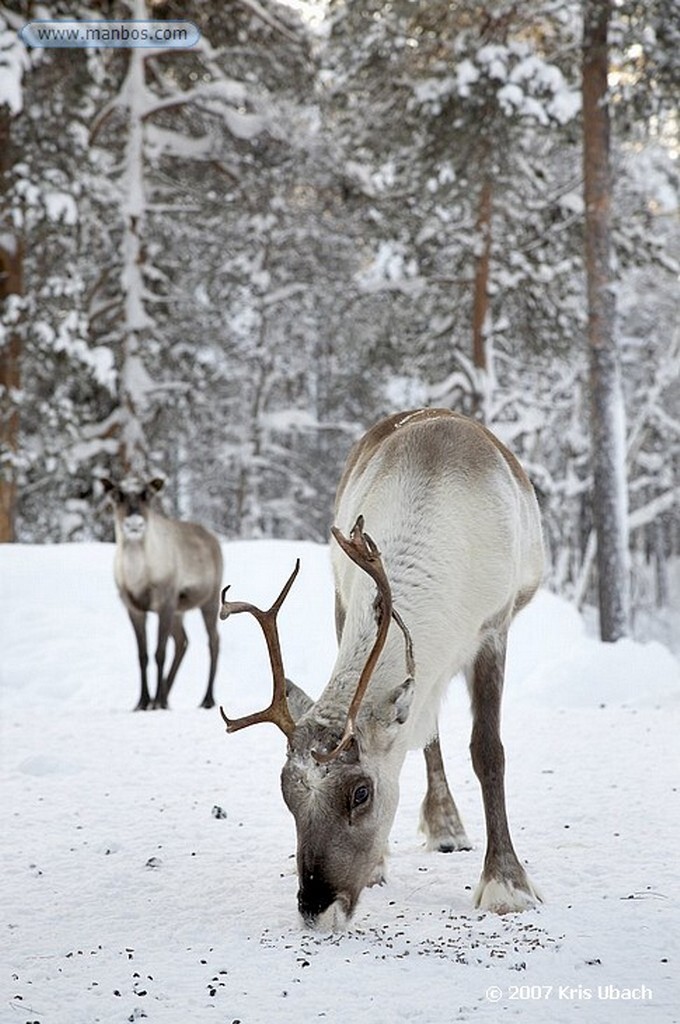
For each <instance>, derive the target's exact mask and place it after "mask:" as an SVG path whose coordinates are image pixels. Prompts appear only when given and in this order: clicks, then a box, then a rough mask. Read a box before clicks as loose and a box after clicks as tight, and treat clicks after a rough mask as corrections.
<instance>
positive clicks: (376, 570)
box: [312, 516, 411, 764]
mask: <svg viewBox="0 0 680 1024" xmlns="http://www.w3.org/2000/svg"><path fill="white" fill-rule="evenodd" d="M331 533H332V534H333V536H334V537H335V539H336V541H337V542H338V544H339V545H340V547H341V548H342V550H343V551H344V552H345V554H346V555H348V556H349V557H350V558H351V559H352V561H353V562H355V563H356V565H358V566H359V567H360V568H361V569H363V570H364V571H365V572H367V573H368V575H369V576H370V577H371V579H373V580H374V581H375V583H376V586H377V588H378V594H377V597H376V618H377V621H378V635H377V636H376V638H375V643H374V644H373V647H372V648H371V650H370V652H369V655H368V658H367V659H366V664H365V665H364V667H363V670H362V672H361V675H360V676H359V682H358V683H357V688H356V690H355V692H354V697H353V698H352V702H351V704H350V706H349V711H348V712H347V723H346V725H345V731H344V732H343V734H342V738H341V740H340V742H339V743H338V745H337V746H336V747H335V749H334V750H331V751H330V752H329V753H327V754H323V753H320V752H319V751H316V750H314V751H312V753H313V755H314V759H315V760H316V761H318V762H319V764H326V763H327V762H329V761H333V760H335V758H337V757H338V756H339V755H340V754H341V753H342V751H343V750H346V749H347V748H348V747H349V745H350V744H351V742H352V740H353V738H354V735H355V724H356V717H357V714H358V711H359V708H360V707H361V702H362V701H363V699H364V695H365V693H366V690H367V688H368V684H369V683H370V681H371V676H372V675H373V671H374V669H375V666H376V664H377V662H378V658H379V657H380V654H381V652H382V649H383V647H384V646H385V641H386V640H387V633H388V630H389V627H390V619H391V618H392V617H395V619H396V621H397V622H398V624H399V625H400V627H401V629H402V630H404V635H405V636H407V637H408V644H409V645H410V639H411V638H410V636H409V635H408V630H407V629H406V627H405V626H404V624H403V622H402V621H401V619H400V618H399V617H398V616H395V613H394V610H393V608H392V591H391V590H390V585H389V582H388V579H387V574H386V573H385V567H384V565H383V563H382V558H381V557H380V551H379V550H378V546H377V544H376V543H375V541H374V540H373V538H372V537H371V536H369V534H367V533H364V517H363V516H359V518H358V519H357V521H356V523H355V524H354V526H353V527H352V530H351V532H350V539H349V540H348V539H347V538H346V537H345V536H344V535H343V534H342V533H341V532H340V530H339V529H338V528H337V526H333V527H332V528H331Z"/></svg>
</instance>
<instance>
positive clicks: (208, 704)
mask: <svg viewBox="0 0 680 1024" xmlns="http://www.w3.org/2000/svg"><path fill="white" fill-rule="evenodd" d="M199 707H202V708H208V709H210V708H214V707H215V701H214V700H213V699H212V697H204V698H203V700H202V701H201V703H200V705H199Z"/></svg>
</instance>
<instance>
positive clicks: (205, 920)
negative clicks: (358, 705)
mask: <svg viewBox="0 0 680 1024" xmlns="http://www.w3.org/2000/svg"><path fill="white" fill-rule="evenodd" d="M298 555H299V556H300V557H301V559H302V570H301V573H300V576H299V578H298V580H297V582H296V584H295V586H294V588H293V590H292V591H291V594H290V596H289V598H288V601H287V603H286V605H285V606H284V608H283V610H282V612H281V616H280V618H281V623H280V626H281V634H282V645H283V650H284V658H285V663H286V669H287V672H288V674H289V675H290V676H291V677H292V678H294V679H296V680H297V681H298V682H299V683H300V684H301V685H302V686H304V687H305V688H307V689H308V690H309V692H311V693H312V694H313V695H317V694H318V693H319V692H320V689H321V688H322V686H323V684H324V682H325V680H326V679H327V677H328V673H329V671H330V669H331V666H332V662H333V648H334V639H333V625H332V622H333V596H332V584H331V576H330V570H329V565H328V552H327V549H326V548H325V547H324V546H321V545H314V544H310V543H306V544H305V543H299V542H292V541H290V542H276V541H258V542H255V541H252V542H237V543H230V544H225V545H224V557H225V582H230V583H231V584H232V591H231V593H232V595H233V597H234V599H236V600H238V599H244V600H250V601H254V602H256V603H261V604H266V603H268V602H269V601H271V599H272V598H273V597H274V596H275V595H276V593H278V590H279V588H280V586H281V583H282V581H283V580H284V579H285V577H286V576H287V575H288V573H289V572H290V570H291V568H292V566H293V564H294V561H295V558H296V557H298ZM112 563H113V547H112V546H111V545H108V544H99V545H97V544H79V545H61V546H43V547H40V546H30V545H21V546H20V545H3V546H2V547H1V548H0V621H2V623H3V645H2V654H3V657H2V663H1V664H0V687H1V691H0V692H1V694H2V762H1V767H2V806H3V811H4V814H3V838H2V847H1V851H2V883H3V894H2V905H3V921H2V932H1V934H2V943H3V952H2V956H3V960H4V962H5V964H6V966H7V968H8V970H7V972H6V973H5V974H4V975H3V980H2V983H1V985H2V989H1V990H0V1021H2V1022H3V1024H5V1022H7V1024H10V1022H14V1021H18V1022H21V1024H23V1022H25V1021H28V1020H30V1021H34V1020H38V1021H40V1022H41V1024H74V1022H78V1021H83V1022H84V1021H87V1022H88V1024H90V1022H92V1024H93V1022H102V1024H113V1022H116V1024H117V1022H120V1021H127V1020H133V1021H134V1020H138V1019H143V1018H145V1019H147V1020H149V1022H153V1024H180V1022H184V1021H191V1022H192V1024H204V1022H205V1024H209V1022H211V1021H220V1022H221V1021H226V1022H230V1021H235V1020H239V1021H242V1022H243V1024H269V1022H271V1021H276V1022H277V1024H279V1022H283V1024H286V1022H291V1024H292V1022H296V1024H298V1022H303V1021H304V1022H309V1021H314V1020H326V1021H337V1020H339V1019H341V1018H342V1019H346V1020H349V1021H353V1022H355V1021H358V1022H368V1021H370V1022H371V1024H387V1022H392V1021H406V1020H408V1021H414V1022H419V1021H420V1022H427V1024H434V1022H440V1021H481V1022H485V1021H487V1022H489V1024H491V1022H496V1021H498V1020H499V1019H513V1018H520V1019H523V1020H524V1019H526V1020H531V1021H536V1022H540V1024H542V1022H544V1021H546V1020H550V1021H557V1022H561V1021H565V1022H566V1021H572V1020H580V1019H583V1020H588V1021H589V1022H597V1024H599V1022H603V1024H604V1022H607V1024H608V1022H611V1024H614V1022H617V1024H618V1022H620V1021H624V1022H627V1021H636V1020H638V1019H640V1020H642V1019H644V1021H645V1022H646V1024H647V1022H648V1024H669V1022H673V1021H678V1020H679V1019H680V1017H679V1015H678V1009H677V1008H678V1006H679V1005H680V990H679V983H678V974H679V972H678V955H679V953H680V948H679V946H680V941H679V933H680V903H679V900H680V885H679V884H678V874H677V849H678V844H679V842H680V835H679V832H680V828H679V824H678V817H677V814H674V813H673V807H672V804H671V802H672V801H675V800H676V799H677V781H678V780H677V736H678V731H679V728H680V670H679V669H678V665H677V662H675V660H674V659H673V658H672V657H671V655H670V654H669V653H668V652H667V651H666V650H665V648H663V647H661V645H659V644H647V645H640V644H635V643H633V642H632V641H628V640H626V641H620V642H619V643H617V644H613V645H602V644H600V643H598V642H597V641H596V640H594V639H592V638H591V637H589V636H588V634H587V633H586V630H585V628H584V625H583V621H582V620H581V618H580V616H579V615H578V614H577V613H576V612H575V611H574V609H573V608H572V607H571V606H569V605H567V604H566V603H565V602H563V601H562V600H560V599H559V598H557V597H555V596H554V595H551V594H549V593H547V592H541V593H539V595H538V596H537V598H536V599H535V601H534V602H533V603H532V605H530V606H529V607H528V608H527V609H526V610H525V611H523V612H522V613H521V615H520V616H519V618H518V620H517V622H516V624H515V626H514V627H513V632H512V636H511V642H510V651H509V665H508V673H507V685H506V695H505V701H504V716H503V733H504V742H505V747H506V755H507V791H508V803H509V809H510V820H511V825H512V828H513V835H514V838H515V843H516V846H517V847H518V851H519V853H520V856H521V857H522V858H526V862H527V864H528V869H529V873H530V875H531V878H532V881H534V882H535V883H536V884H537V885H538V886H539V888H540V889H541V890H542V892H543V894H544V896H545V903H544V904H543V905H541V906H540V908H539V909H536V910H530V911H528V912H525V913H523V914H519V915H509V916H506V917H502V918H499V917H495V916H493V915H490V914H483V913H479V912H477V911H475V910H473V909H472V906H471V895H472V891H473V890H474V887H475V885H476V883H477V880H478V876H479V870H480V866H481V858H482V855H483V839H484V831H483V816H482V810H481V800H480V795H479V787H478V785H477V782H476V780H475V778H474V776H473V773H472V770H471V767H470V763H469V755H468V750H467V745H468V739H469V716H468V712H467V701H466V696H465V693H464V688H463V686H462V684H461V683H460V681H455V682H454V684H453V686H452V688H451V693H450V695H449V697H448V699H447V701H446V705H445V708H444V710H443V714H442V743H443V748H444V753H445V758H446V761H447V767H448V770H449V776H450V779H451V782H452V787H453V790H454V793H455V794H456V799H457V802H458V805H459V808H460V811H461V814H462V816H463V820H464V821H465V824H466V827H467V831H468V834H469V835H470V837H471V838H472V839H473V842H474V843H475V847H476V848H475V850H473V851H472V852H466V853H455V854H449V855H441V854H436V853H428V852H426V851H425V850H424V849H423V847H422V845H421V844H422V837H419V836H418V835H417V833H416V825H417V820H418V809H419V804H420V801H421V799H422V795H423V785H424V768H423V765H422V758H421V757H420V755H419V754H417V753H414V754H412V755H409V758H408V759H407V762H406V765H405V767H404V772H403V775H402V796H401V805H400V809H399V812H398V815H397V820H396V822H395V826H394V830H393V836H392V855H391V858H390V878H389V881H388V884H387V885H386V886H385V887H382V888H375V889H372V890H369V891H367V892H365V893H364V894H363V896H362V899H361V901H360V904H359V907H358V910H357V914H356V917H355V919H354V921H353V922H352V924H351V926H350V928H349V930H348V931H346V932H344V933H340V934H334V935H324V934H312V933H309V932H307V931H305V930H304V929H303V927H302V926H301V924H300V923H299V921H298V919H297V915H296V911H295V891H296V878H295V873H294V861H293V860H292V853H293V850H294V826H293V821H292V818H291V817H290V815H289V814H288V812H287V810H286V809H285V807H284V805H283V801H282V799H281V796H280V792H279V786H278V775H279V770H280V767H281V764H282V763H283V757H284V743H283V738H282V737H281V736H280V734H279V733H278V732H277V731H276V730H275V729H273V728H270V727H268V726H267V727H258V728H254V729H250V730H246V731H244V732H242V733H239V734H238V735H236V736H232V737H228V736H227V735H226V734H225V732H224V726H223V724H222V722H221V720H220V717H219V714H218V712H217V710H214V711H210V712H206V711H203V710H201V709H198V708H197V704H198V702H199V700H200V699H201V697H202V694H203V690H204V687H205V681H206V675H207V665H208V654H207V643H206V640H205V634H204V631H203V626H202V622H201V619H200V615H198V613H192V614H190V615H189V616H188V617H187V628H188V632H189V636H190V647H189V651H188V654H187V657H186V660H185V664H184V665H183V666H182V669H181V671H180V675H179V677H178V680H177V683H176V686H175V690H174V691H173V693H172V697H171V704H172V706H173V710H172V711H170V712H165V713H163V712H148V713H137V714H134V713H132V712H131V711H130V710H129V709H130V708H132V706H133V705H134V703H135V701H136V698H137V686H138V684H137V669H136V655H135V649H134V641H133V635H132V630H131V628H130V626H129V623H128V621H127V617H126V615H125V613H124V611H123V608H122V605H121V604H120V602H119V600H118V597H117V595H116V593H115V589H114V585H113V577H112ZM220 635H221V640H222V653H221V661H220V666H219V669H218V679H217V695H218V699H219V700H220V701H221V702H222V703H224V704H225V705H226V706H227V708H228V709H229V711H230V712H231V713H232V714H234V715H238V714H240V713H242V712H244V711H247V710H252V709H254V708H256V707H259V706H263V704H264V702H265V701H266V700H268V696H269V694H268V690H269V682H268V680H269V673H268V668H267V662H266V656H265V653H264V650H263V648H264V643H263V641H262V638H261V635H260V634H259V632H258V629H257V626H256V624H255V623H254V622H252V621H251V620H250V619H249V618H248V617H244V616H239V617H236V618H234V619H230V620H229V621H228V622H224V623H220ZM610 986H614V988H611V987H610ZM487 993H488V996H487ZM626 995H628V996H629V997H630V998H626V999H624V998H622V997H624V996H626Z"/></svg>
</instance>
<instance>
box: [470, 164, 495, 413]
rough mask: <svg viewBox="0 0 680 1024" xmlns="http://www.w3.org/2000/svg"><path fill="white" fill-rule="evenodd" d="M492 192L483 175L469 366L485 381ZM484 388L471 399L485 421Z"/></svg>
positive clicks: (478, 217)
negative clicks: (471, 364) (470, 361)
mask: <svg viewBox="0 0 680 1024" xmlns="http://www.w3.org/2000/svg"><path fill="white" fill-rule="evenodd" d="M492 199H493V190H492V185H491V178H490V176H488V175H485V177H484V180H483V181H482V187H481V191H480V193H479V209H478V212H477V223H476V225H475V234H476V244H477V246H478V249H477V254H476V256H475V278H474V291H473V297H472V362H473V365H474V366H475V368H476V369H477V370H478V371H479V375H480V377H481V378H484V377H485V376H486V374H487V373H488V370H489V363H488V359H487V351H486V329H487V326H488V317H489V273H490V270H491V216H492V213H493V206H492ZM486 391H487V388H486V387H484V388H483V389H482V390H480V389H478V390H477V393H476V394H475V396H474V413H475V415H480V414H481V417H482V419H483V420H486V418H487V417H486V412H487V410H486V408H485V405H486V399H487V397H488V396H487V394H486Z"/></svg>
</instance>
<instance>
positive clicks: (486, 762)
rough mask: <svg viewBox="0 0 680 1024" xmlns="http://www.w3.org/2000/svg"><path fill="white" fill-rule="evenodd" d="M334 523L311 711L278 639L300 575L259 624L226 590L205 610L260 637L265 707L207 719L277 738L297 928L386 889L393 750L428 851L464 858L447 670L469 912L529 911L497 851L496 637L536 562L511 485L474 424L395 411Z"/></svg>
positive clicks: (360, 449) (535, 528)
mask: <svg viewBox="0 0 680 1024" xmlns="http://www.w3.org/2000/svg"><path fill="white" fill-rule="evenodd" d="M335 519H336V523H337V524H338V525H337V526H334V527H333V530H332V533H333V537H334V538H335V542H336V543H335V544H334V545H333V549H332V560H333V568H334V574H335V588H336V619H337V626H338V633H339V650H338V655H337V660H336V663H335V667H334V669H333V673H332V676H331V680H330V682H329V683H328V685H327V686H326V688H325V690H324V691H323V693H322V694H321V696H320V697H319V699H318V700H317V701H316V703H314V702H312V701H311V700H310V699H309V698H308V697H306V695H305V694H304V693H302V691H301V690H299V689H298V688H297V687H294V686H292V684H290V683H287V681H286V679H285V676H284V671H283V664H282V659H281V651H280V646H279V640H278V633H277V626H276V616H277V613H278V611H279V609H280V607H281V605H282V603H283V601H284V600H285V597H286V595H287V593H288V591H289V590H290V587H291V586H292V583H293V580H294V579H295V576H296V574H297V571H298V568H299V563H298V565H296V567H295V570H294V572H293V574H292V575H291V577H290V578H289V580H288V582H287V583H286V585H285V587H284V588H283V591H282V592H281V594H280V595H279V597H278V599H277V600H276V602H275V603H274V605H273V606H272V607H271V608H270V609H269V610H268V611H262V610H260V609H258V608H255V607H254V606H252V605H249V604H244V603H230V602H227V601H225V594H224V593H223V595H222V601H223V604H222V610H221V613H220V615H221V617H222V618H226V617H227V616H228V615H230V614H232V613H234V612H244V611H247V612H250V613H251V614H253V615H254V616H255V617H256V618H257V620H258V621H259V622H260V625H261V627H262V629H263V631H264V633H265V637H266V640H267V646H268V648H269V653H270V658H271V662H272V671H273V677H274V696H273V698H272V703H271V705H270V706H269V708H267V709H266V710H265V711H262V712H259V713H257V714H254V715H249V716H247V717H245V718H240V719H236V720H229V719H228V718H227V717H226V715H225V714H224V712H222V714H223V717H224V719H225V721H226V723H227V729H228V731H229V732H236V731H237V730H238V729H242V728H244V727H246V726H249V725H253V724H255V723H257V722H263V721H270V722H274V723H275V724H276V725H278V726H279V728H280V729H281V730H282V731H283V733H284V734H285V736H286V738H287V740H288V751H287V757H286V763H285V765H284V768H283V772H282V776H281V783H282V790H283V797H284V800H285V802H286V804H287V805H288V807H289V809H290V810H291V812H292V814H293V816H294V818H295V824H296V830H297V866H298V879H299V891H298V906H299V909H300V912H301V914H302V916H303V918H304V920H305V921H306V922H307V923H309V924H317V925H321V926H324V927H325V926H331V927H335V926H337V925H340V924H342V923H344V922H345V921H346V920H347V919H348V917H349V916H350V915H351V914H352V912H353V910H354V908H355V906H356V903H357V900H358V897H359V894H360V892H361V890H362V889H363V888H364V887H365V886H368V885H372V884H375V883H376V882H381V881H383V879H384V863H385V854H386V849H387V840H388V835H389V832H390V828H391V826H392V822H393V820H394V815H395V812H396V807H397V802H398V794H399V774H400V771H401V767H402V764H403V762H404V758H405V755H406V751H407V750H408V749H413V748H424V750H425V754H426V760H427V766H428V794H427V796H426V798H425V801H424V803H423V811H422V817H423V819H424V827H425V831H426V834H427V835H428V839H429V840H430V845H435V846H438V847H439V848H443V849H447V848H448V849H456V848H459V849H460V848H467V847H469V843H468V841H467V838H466V836H465V832H464V830H463V826H462V825H461V823H460V819H459V817H458V814H457V811H456V808H455V804H454V803H453V799H452V797H451V794H450V792H449V789H448V784H447V782H446V777H445V775H444V772H443V764H442V762H441V754H440V751H439V744H438V740H437V737H436V729H437V716H438V711H439V706H440V702H441V699H442V696H443V694H444V692H445V690H446V688H447V686H448V684H449V682H450V680H451V679H452V677H453V676H454V675H455V674H456V673H457V672H459V671H461V670H466V674H467V679H468V686H469V690H470V696H471V705H472V716H473V727H472V741H471V745H470V748H471V754H472V763H473V767H474V770H475V773H476V775H477V777H478V779H479V782H480V785H481V790H482V797H483V801H484V812H485V817H486V831H487V848H486V856H485V859H484V866H483V869H482V874H481V880H480V882H479V885H478V887H477V889H476V892H475V896H474V902H475V905H476V906H477V907H481V908H482V909H487V910H493V911H496V912H497V913H506V912H509V911H519V910H523V909H525V908H526V907H529V906H532V905H533V904H534V902H535V901H536V900H540V896H539V895H538V893H537V892H536V890H535V889H534V887H533V886H532V884H531V882H530V881H529V879H528V877H527V875H526V873H525V870H524V868H523V867H522V865H521V864H520V862H519V859H518V857H517V854H516V853H515V850H514V848H513V845H512V841H511V838H510V831H509V827H508V821H507V816H506V810H505V792H504V782H503V776H504V753H503V746H502V743H501V739H500V732H499V724H500V705H501V692H502V688H503V673H504V665H505V651H506V643H507V636H508V627H509V625H510V622H511V620H512V618H513V616H514V615H515V613H516V612H517V611H518V609H520V608H522V607H523V606H524V605H525V604H526V603H527V602H528V601H529V600H530V599H531V597H532V596H533V594H534V593H535V591H536V589H537V587H538V585H539V581H540V579H541V573H542V565H543V553H542V539H541V526H540V519H539V512H538V506H537V502H536V498H535V495H534V492H533V489H532V487H531V484H530V482H529V480H528V478H527V476H526V474H525V473H524V471H523V469H522V468H521V466H520V465H519V463H518V462H517V460H516V459H515V457H514V456H513V455H512V454H511V453H510V452H509V451H508V450H507V449H506V448H505V447H504V446H503V445H502V444H501V442H500V441H499V440H498V439H497V438H496V437H494V435H493V434H492V433H490V431H488V430H487V429H486V428H484V427H482V426H480V425H479V424H478V423H476V422H474V421H471V420H468V419H466V418H465V417H463V416H460V415H457V414H455V413H452V412H450V411H448V410H445V409H422V410H419V411H416V412H408V413H403V414H400V415H396V416H392V417H390V418H389V419H386V420H383V421H382V422H380V423H378V424H377V425H376V426H375V427H373V428H372V429H371V430H370V431H369V432H368V433H367V434H366V435H365V436H364V437H363V438H362V439H361V440H360V441H359V442H358V444H357V445H355V447H354V448H353V450H352V452H351V453H350V456H349V459H348V461H347V464H346V466H345V470H344V473H343V476H342V479H341V481H340V485H339V488H338V493H337V498H336V507H335ZM364 524H365V525H366V529H367V530H368V529H369V528H370V534H369V533H368V532H365V531H364ZM342 531H346V532H349V537H346V536H345V533H343V532H342ZM378 545H379V546H380V550H379V549H378ZM376 588H377V596H376ZM376 623H377V636H376ZM433 737H434V739H433Z"/></svg>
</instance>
